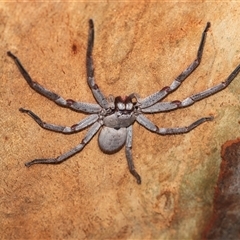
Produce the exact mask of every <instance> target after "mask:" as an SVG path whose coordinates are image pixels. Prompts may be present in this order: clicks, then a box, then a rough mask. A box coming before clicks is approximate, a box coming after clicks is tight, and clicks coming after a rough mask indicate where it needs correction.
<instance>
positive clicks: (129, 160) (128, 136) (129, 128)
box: [125, 125, 141, 184]
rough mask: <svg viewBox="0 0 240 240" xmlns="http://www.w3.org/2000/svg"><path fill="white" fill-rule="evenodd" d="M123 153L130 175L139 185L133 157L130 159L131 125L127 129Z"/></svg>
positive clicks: (139, 180) (139, 181)
mask: <svg viewBox="0 0 240 240" xmlns="http://www.w3.org/2000/svg"><path fill="white" fill-rule="evenodd" d="M125 153H126V157H127V163H128V168H129V171H130V173H131V174H132V175H133V176H134V177H135V178H136V179H137V183H138V184H141V177H140V175H139V174H138V173H137V171H136V170H135V167H134V163H133V157H132V125H130V126H129V127H128V128H127V139H126V148H125Z"/></svg>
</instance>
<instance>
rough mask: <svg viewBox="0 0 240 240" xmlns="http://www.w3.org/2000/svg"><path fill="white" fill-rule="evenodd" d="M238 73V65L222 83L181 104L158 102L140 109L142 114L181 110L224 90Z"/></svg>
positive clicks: (239, 69)
mask: <svg viewBox="0 0 240 240" xmlns="http://www.w3.org/2000/svg"><path fill="white" fill-rule="evenodd" d="M239 72H240V65H238V66H237V67H236V68H235V69H234V71H233V72H232V73H231V74H230V75H229V76H228V77H227V79H226V80H225V81H224V82H221V83H220V84H218V85H216V86H214V87H211V88H209V89H207V90H205V91H202V92H200V93H197V94H194V95H192V96H190V97H188V98H186V99H184V100H183V101H182V102H180V101H178V100H176V101H173V102H159V103H156V104H154V105H152V106H150V107H148V108H144V109H142V112H144V113H157V112H165V111H170V110H173V109H176V108H183V107H187V106H190V105H192V104H194V103H195V102H197V101H200V100H202V99H204V98H207V97H209V96H211V95H213V94H215V93H217V92H219V91H221V90H223V89H224V88H226V87H227V86H228V85H229V84H230V83H231V82H232V81H233V79H234V78H235V77H236V76H237V75H238V74H239Z"/></svg>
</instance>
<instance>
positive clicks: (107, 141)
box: [98, 126, 127, 154]
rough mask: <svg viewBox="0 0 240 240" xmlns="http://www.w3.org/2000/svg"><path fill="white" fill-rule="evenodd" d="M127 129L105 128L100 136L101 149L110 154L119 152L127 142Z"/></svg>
mask: <svg viewBox="0 0 240 240" xmlns="http://www.w3.org/2000/svg"><path fill="white" fill-rule="evenodd" d="M126 138H127V129H126V128H119V129H115V128H110V127H106V126H105V127H103V128H102V129H101V131H100V133H99V135H98V144H99V147H100V149H101V150H102V151H103V152H105V153H108V154H111V153H115V152H118V151H119V150H120V149H121V148H122V147H123V145H124V144H125V142H126Z"/></svg>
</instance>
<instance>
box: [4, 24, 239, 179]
mask: <svg viewBox="0 0 240 240" xmlns="http://www.w3.org/2000/svg"><path fill="white" fill-rule="evenodd" d="M209 28H210V23H209V22H208V23H207V25H206V27H205V29H204V31H203V33H202V38H201V41H200V44H199V48H198V51H197V57H196V59H195V60H194V61H193V62H192V63H191V64H190V65H189V66H188V67H187V69H186V70H184V71H183V72H182V73H181V74H180V75H179V76H178V77H177V78H176V79H175V80H174V81H173V82H172V84H171V85H170V86H166V87H164V88H162V89H161V90H160V91H157V92H156V93H153V94H152V95H150V96H147V97H145V98H140V97H139V96H138V94H136V93H132V94H130V95H129V96H125V97H122V96H117V97H115V98H114V97H113V96H112V95H110V96H109V97H105V96H104V94H103V93H102V91H101V90H100V89H99V87H98V85H97V84H96V83H95V79H94V67H93V59H92V51H93V43H94V24H93V20H92V19H90V20H89V33H88V44H87V54H86V67H87V82H88V85H89V87H90V89H91V91H92V94H93V96H94V98H95V100H96V101H97V104H94V103H85V102H76V101H74V100H72V99H67V100H65V99H64V98H62V97H61V96H59V95H58V94H56V93H54V92H52V91H49V90H48V89H46V88H44V87H43V86H42V85H40V84H39V83H37V82H35V81H33V80H32V78H31V77H30V75H29V74H28V72H27V71H26V70H25V69H24V67H23V65H22V64H21V62H20V60H19V59H18V58H17V57H16V56H15V55H13V54H12V53H11V52H10V51H8V52H7V54H8V56H9V57H11V58H12V59H13V60H14V62H15V64H16V65H17V67H18V69H19V71H20V73H21V74H22V76H23V77H24V78H25V80H26V81H27V83H28V85H29V86H30V87H31V88H32V89H33V90H35V91H36V92H38V93H40V94H41V95H43V96H45V97H46V98H48V99H50V100H51V101H53V102H55V103H56V104H57V105H59V106H61V107H66V108H70V109H72V110H75V111H77V112H83V113H86V114H89V115H88V116H87V117H86V118H84V119H83V120H81V121H80V122H78V123H77V124H74V125H72V126H70V127H65V126H59V125H55V124H50V123H46V122H44V121H42V120H41V119H40V118H39V117H38V116H37V115H36V114H35V113H33V112H32V111H31V110H28V109H24V108H20V109H19V110H20V112H23V113H27V114H28V115H29V116H30V117H32V118H33V119H34V120H35V121H36V122H37V123H38V124H39V126H40V127H42V128H44V129H47V130H51V131H55V132H60V133H65V134H69V133H75V132H79V131H81V130H83V129H85V128H87V127H89V126H90V129H89V131H88V132H87V133H86V135H85V137H84V138H83V139H82V141H81V143H79V144H78V145H77V146H76V147H74V148H72V149H71V150H70V151H68V152H65V153H63V154H62V155H60V156H58V157H56V158H46V159H45V158H44V159H42V158H41V159H34V160H32V161H30V162H27V163H25V166H27V167H30V166H31V165H33V164H43V163H44V164H46V163H47V164H49V163H52V164H56V163H61V162H63V161H65V160H66V159H68V158H70V157H72V156H73V155H74V154H76V153H78V152H80V151H81V150H82V149H83V148H84V147H85V145H86V144H87V143H88V142H89V141H90V140H91V139H92V138H93V136H94V135H95V134H96V133H97V132H98V131H99V130H100V129H101V130H100V132H99V135H98V144H99V147H100V149H101V150H102V151H103V152H104V153H107V154H113V153H116V152H118V151H119V150H120V149H121V148H122V147H123V146H124V145H125V154H126V158H127V163H128V168H129V171H130V173H131V174H132V175H133V176H134V177H135V178H136V180H137V183H138V184H141V177H140V175H139V174H138V173H137V171H136V170H135V167H134V163H133V157H132V136H133V129H132V125H133V124H134V122H135V121H136V122H138V123H139V124H140V125H142V126H143V127H145V128H146V129H147V130H149V131H151V132H153V133H157V134H160V135H169V134H181V133H187V132H189V131H191V130H193V129H194V128H195V127H197V126H199V125H200V124H202V123H204V122H206V121H211V120H213V117H212V116H208V117H203V118H200V119H198V120H197V121H195V122H193V123H192V124H190V125H189V126H187V127H176V128H159V127H158V126H156V125H155V124H154V123H153V122H151V121H150V120H149V119H148V118H147V117H146V116H145V115H144V114H151V113H160V112H168V111H171V110H175V109H178V108H183V107H188V106H190V105H192V104H194V103H195V102H197V101H199V100H202V99H203V98H206V97H209V96H210V95H212V94H215V93H217V92H219V91H221V90H223V89H224V88H226V87H227V86H228V85H229V84H230V83H231V82H232V81H233V79H234V78H235V77H236V76H237V75H238V73H239V72H240V64H239V65H238V66H237V67H236V69H235V70H234V71H233V72H232V73H231V74H230V75H229V76H228V78H227V79H226V80H225V81H224V82H221V83H220V84H218V85H216V86H214V87H212V88H209V89H207V90H205V91H203V92H200V93H197V94H194V95H192V96H190V97H187V98H186V99H184V100H183V101H178V100H176V101H172V102H161V100H162V99H164V98H165V97H166V96H167V95H168V94H169V93H172V92H173V91H175V90H176V89H177V88H178V87H179V86H180V85H181V83H182V82H183V81H184V80H185V79H186V78H187V77H188V76H189V75H190V74H191V73H192V72H193V71H194V70H195V69H196V68H197V67H198V65H199V64H200V62H201V59H202V53H203V48H204V43H205V40H206V35H207V31H208V29H209Z"/></svg>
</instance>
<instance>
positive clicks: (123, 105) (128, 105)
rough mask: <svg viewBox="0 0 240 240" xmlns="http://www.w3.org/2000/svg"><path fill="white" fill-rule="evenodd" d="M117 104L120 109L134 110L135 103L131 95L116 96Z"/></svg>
mask: <svg viewBox="0 0 240 240" xmlns="http://www.w3.org/2000/svg"><path fill="white" fill-rule="evenodd" d="M115 106H116V108H117V109H118V110H119V111H131V110H133V103H132V101H131V98H129V97H124V98H123V97H120V96H118V97H116V98H115Z"/></svg>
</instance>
